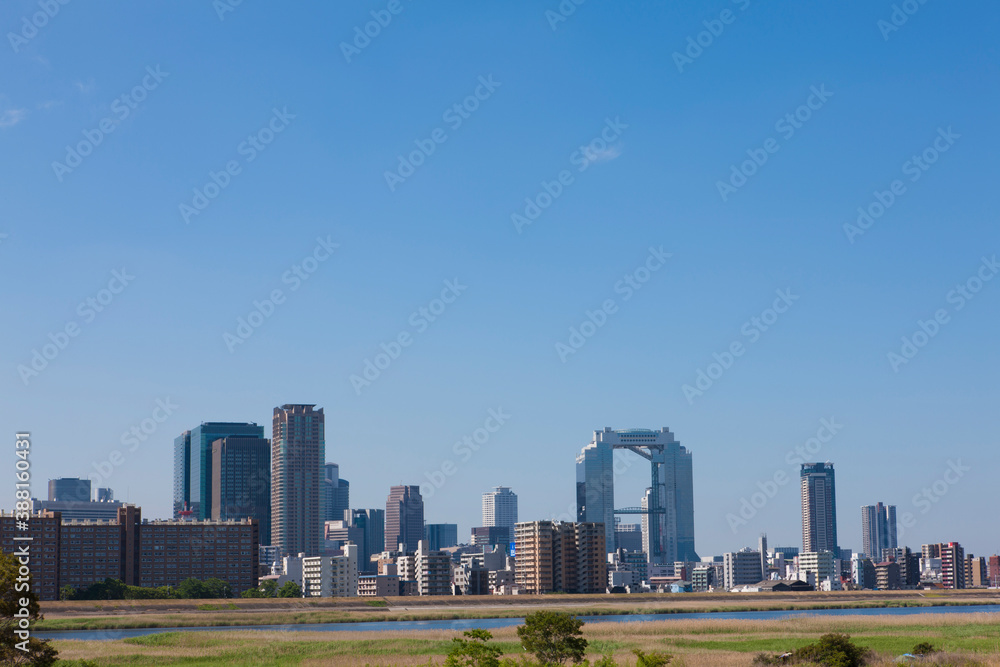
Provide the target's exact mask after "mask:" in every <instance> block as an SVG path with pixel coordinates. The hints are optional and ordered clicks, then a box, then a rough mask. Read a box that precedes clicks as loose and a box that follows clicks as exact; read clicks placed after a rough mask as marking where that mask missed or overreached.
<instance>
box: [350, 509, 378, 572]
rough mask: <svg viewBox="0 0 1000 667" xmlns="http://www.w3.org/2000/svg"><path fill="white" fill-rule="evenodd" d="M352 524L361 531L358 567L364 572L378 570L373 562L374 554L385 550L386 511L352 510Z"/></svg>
mask: <svg viewBox="0 0 1000 667" xmlns="http://www.w3.org/2000/svg"><path fill="white" fill-rule="evenodd" d="M351 523H352V524H353V525H355V526H357V527H358V528H360V529H361V533H362V536H363V537H362V540H361V549H360V551H359V556H358V559H359V560H358V567H359V569H360V570H361V571H362V572H374V571H376V570H377V568H376V567H375V565H374V564H373V563H372V562H371V559H372V554H377V553H379V552H381V551H382V549H384V548H385V510H379V509H364V510H351Z"/></svg>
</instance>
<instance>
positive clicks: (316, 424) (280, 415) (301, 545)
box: [271, 404, 326, 556]
mask: <svg viewBox="0 0 1000 667" xmlns="http://www.w3.org/2000/svg"><path fill="white" fill-rule="evenodd" d="M314 407H315V405H293V404H285V405H282V406H281V407H280V408H275V409H274V421H273V430H272V437H271V546H274V547H277V548H278V553H279V554H281V555H284V556H289V555H291V556H294V555H297V554H300V553H304V554H305V555H306V556H319V555H321V551H322V547H323V465H324V464H325V463H326V435H325V428H326V425H325V420H324V416H323V408H320V409H319V410H313V408H314Z"/></svg>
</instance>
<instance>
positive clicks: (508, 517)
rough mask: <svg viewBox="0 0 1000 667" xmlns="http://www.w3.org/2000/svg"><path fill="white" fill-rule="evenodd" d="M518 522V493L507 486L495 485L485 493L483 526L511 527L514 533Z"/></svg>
mask: <svg viewBox="0 0 1000 667" xmlns="http://www.w3.org/2000/svg"><path fill="white" fill-rule="evenodd" d="M515 523H517V494H516V493H514V492H513V491H511V490H510V489H508V488H507V487H506V486H498V487H495V488H494V489H493V490H492V491H487V492H486V493H484V494H483V526H485V527H487V528H493V527H499V528H510V530H511V536H513V534H514V524H515Z"/></svg>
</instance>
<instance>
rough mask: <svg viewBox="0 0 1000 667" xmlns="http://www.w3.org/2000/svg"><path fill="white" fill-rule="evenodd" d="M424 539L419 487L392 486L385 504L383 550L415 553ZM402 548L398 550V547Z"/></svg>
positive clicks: (422, 505)
mask: <svg viewBox="0 0 1000 667" xmlns="http://www.w3.org/2000/svg"><path fill="white" fill-rule="evenodd" d="M423 537H424V499H423V498H422V497H421V495H420V487H419V486H394V487H392V488H390V489H389V498H388V499H387V500H386V503H385V550H386V551H396V550H397V549H399V550H400V551H403V552H407V551H415V550H416V548H417V542H419V541H420V540H422V539H423ZM400 544H402V545H403V547H402V548H401V549H400V548H399V545H400Z"/></svg>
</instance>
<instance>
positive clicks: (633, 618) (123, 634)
mask: <svg viewBox="0 0 1000 667" xmlns="http://www.w3.org/2000/svg"><path fill="white" fill-rule="evenodd" d="M977 612H978V613H982V612H986V613H992V614H1000V605H985V604H983V605H963V606H952V607H885V608H879V609H801V610H796V611H789V610H781V611H729V612H714V613H680V614H619V615H613V616H579V618H581V619H583V620H584V621H588V622H590V623H636V622H638V623H643V622H648V621H673V620H677V621H680V620H690V619H707V620H729V619H750V620H754V619H756V620H766V619H775V618H801V617H806V616H909V615H912V614H972V613H977ZM522 622H524V619H523V618H468V619H456V620H450V621H375V622H368V623H297V624H290V625H227V626H218V627H190V628H134V629H127V630H66V631H63V632H36V633H33V636H35V637H38V638H40V639H81V640H90V641H93V640H112V639H125V638H128V637H142V636H145V635H153V634H158V633H161V632H225V631H232V630H258V631H267V630H271V631H275V630H277V631H280V632H292V631H295V632H307V631H308V632H347V631H354V632H358V631H360V632H384V631H387V630H397V631H400V630H470V629H472V628H485V629H487V630H488V629H491V628H506V627H510V626H512V625H520V624H521V623H522Z"/></svg>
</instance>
